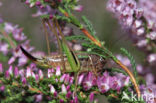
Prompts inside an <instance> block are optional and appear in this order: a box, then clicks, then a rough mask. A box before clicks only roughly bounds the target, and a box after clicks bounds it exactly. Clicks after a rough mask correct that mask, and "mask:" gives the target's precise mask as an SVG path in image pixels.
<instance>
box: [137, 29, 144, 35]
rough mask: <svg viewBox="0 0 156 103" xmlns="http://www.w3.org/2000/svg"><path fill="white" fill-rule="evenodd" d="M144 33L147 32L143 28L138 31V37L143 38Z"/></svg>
mask: <svg viewBox="0 0 156 103" xmlns="http://www.w3.org/2000/svg"><path fill="white" fill-rule="evenodd" d="M144 32H145V29H144V28H143V27H142V28H139V29H137V35H138V36H141V35H142V34H144Z"/></svg>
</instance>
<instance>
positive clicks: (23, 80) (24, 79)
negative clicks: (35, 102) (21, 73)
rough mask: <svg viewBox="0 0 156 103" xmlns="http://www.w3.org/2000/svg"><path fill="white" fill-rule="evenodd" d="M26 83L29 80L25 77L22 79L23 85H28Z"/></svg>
mask: <svg viewBox="0 0 156 103" xmlns="http://www.w3.org/2000/svg"><path fill="white" fill-rule="evenodd" d="M26 83H27V80H26V78H25V77H23V78H22V84H23V85H26Z"/></svg>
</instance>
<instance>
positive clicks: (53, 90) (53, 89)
mask: <svg viewBox="0 0 156 103" xmlns="http://www.w3.org/2000/svg"><path fill="white" fill-rule="evenodd" d="M50 92H51V93H52V94H54V93H55V92H56V90H55V88H54V86H53V85H50Z"/></svg>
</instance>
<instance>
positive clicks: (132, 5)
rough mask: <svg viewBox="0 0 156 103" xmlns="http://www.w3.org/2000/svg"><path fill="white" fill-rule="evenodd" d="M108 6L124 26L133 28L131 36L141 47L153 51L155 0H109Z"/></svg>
mask: <svg viewBox="0 0 156 103" xmlns="http://www.w3.org/2000/svg"><path fill="white" fill-rule="evenodd" d="M107 8H108V10H109V11H111V12H113V13H114V14H115V16H116V17H117V18H118V19H119V21H120V23H121V24H122V25H123V27H124V28H125V27H126V29H129V30H131V32H132V34H133V35H131V37H132V38H133V39H134V40H135V43H136V45H137V46H138V47H139V48H144V50H146V51H152V48H154V47H155V46H154V47H153V46H152V45H151V44H153V43H154V41H155V40H156V31H155V15H156V14H155V1H153V0H148V1H146V0H139V1H138V2H136V1H135V0H109V1H108V3H107ZM149 11H150V12H149Z"/></svg>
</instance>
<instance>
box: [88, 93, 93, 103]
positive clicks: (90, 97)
mask: <svg viewBox="0 0 156 103" xmlns="http://www.w3.org/2000/svg"><path fill="white" fill-rule="evenodd" d="M89 100H90V102H93V100H94V93H93V92H92V93H90V95H89Z"/></svg>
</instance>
